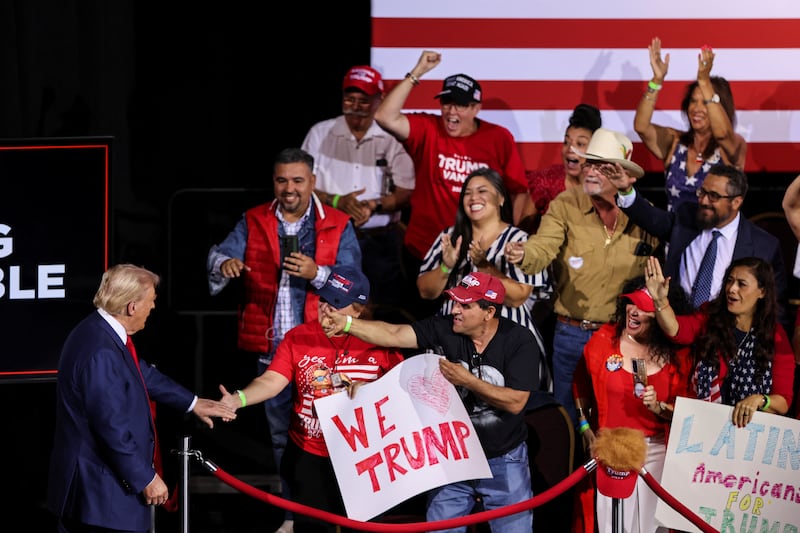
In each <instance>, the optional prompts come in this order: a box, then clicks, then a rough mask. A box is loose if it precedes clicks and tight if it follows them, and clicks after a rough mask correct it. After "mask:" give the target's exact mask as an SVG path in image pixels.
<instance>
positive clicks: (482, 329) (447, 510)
mask: <svg viewBox="0 0 800 533" xmlns="http://www.w3.org/2000/svg"><path fill="white" fill-rule="evenodd" d="M445 292H446V293H447V295H448V296H449V297H450V298H451V299H452V300H453V309H452V312H451V314H450V315H449V316H432V317H429V318H426V319H423V320H419V321H416V322H413V323H411V324H389V323H387V322H380V321H377V320H363V319H360V318H352V319H350V320H349V321H348V320H347V318H348V317H347V316H345V315H344V314H341V313H338V312H336V311H335V310H332V309H328V310H327V311H326V312H325V317H324V319H323V324H324V329H325V332H326V335H328V337H332V336H333V335H335V334H337V333H339V332H341V331H347V332H349V333H350V334H351V335H353V336H355V337H358V338H360V339H362V340H365V341H367V342H370V343H372V344H375V345H378V346H395V347H398V348H419V349H422V350H433V351H435V352H438V353H439V354H441V355H442V357H441V359H440V360H439V370H440V372H441V373H442V376H444V377H445V379H447V380H448V381H449V382H450V383H452V384H453V385H455V386H456V388H457V389H458V391H459V394H460V395H461V399H462V401H463V402H464V405H465V407H466V408H467V412H468V413H469V416H470V420H471V421H472V424H473V425H474V427H475V431H476V433H477V435H478V439H479V440H480V442H481V446H482V448H483V451H484V452H485V454H486V458H487V459H488V461H489V467H490V469H491V471H492V476H493V477H492V478H490V479H473V480H468V481H463V482H456V483H450V484H448V485H444V486H442V487H438V488H435V489H433V490H431V491H430V492H429V493H428V510H427V520H428V521H429V522H430V521H437V520H444V519H448V518H456V517H460V516H465V515H467V514H469V513H470V512H471V511H472V508H473V506H474V505H475V499H476V497H477V496H480V497H481V499H482V500H483V506H484V508H485V509H487V510H488V509H496V508H499V507H504V506H507V505H511V504H513V503H517V502H520V501H524V500H526V499H529V498H531V497H532V496H533V494H532V490H531V479H530V470H529V466H528V448H527V444H526V439H527V426H526V425H525V419H524V415H525V405H526V403H527V401H528V397H529V396H530V392H531V391H532V390H537V389H538V387H539V383H538V381H539V378H538V375H539V374H538V368H539V357H540V355H541V354H540V352H539V347H538V344H537V343H536V339H535V337H534V336H533V333H532V332H531V330H529V329H528V328H526V327H523V326H520V325H519V324H516V323H514V322H512V321H511V320H509V319H506V318H503V317H501V316H500V314H499V313H500V306H501V305H502V303H503V298H505V289H504V288H503V284H502V283H501V282H500V280H499V279H497V278H495V277H494V276H491V275H490V274H486V273H484V272H472V273H470V274H467V275H466V276H464V278H463V279H462V280H461V282H460V283H459V284H458V285H457V286H456V287H453V288H452V289H449V290H447V291H445ZM348 324H349V326H348ZM345 327H347V329H345ZM532 520H533V514H532V511H530V510H528V511H523V512H519V513H516V514H512V515H508V516H503V517H500V518H497V519H494V520H491V521H490V525H491V527H492V531H510V532H528V533H529V532H530V531H531V527H532Z"/></svg>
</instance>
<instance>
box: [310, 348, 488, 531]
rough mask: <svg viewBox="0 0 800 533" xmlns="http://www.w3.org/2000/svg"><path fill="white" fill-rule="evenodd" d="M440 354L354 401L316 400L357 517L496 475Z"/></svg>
mask: <svg viewBox="0 0 800 533" xmlns="http://www.w3.org/2000/svg"><path fill="white" fill-rule="evenodd" d="M439 357H440V356H438V355H433V354H421V355H416V356H414V357H410V358H408V359H406V360H405V361H403V362H402V363H400V364H399V365H397V366H396V367H394V368H393V369H392V370H391V371H389V372H388V373H387V374H386V375H385V376H383V377H381V378H380V379H379V380H377V381H374V382H372V383H368V384H365V385H362V386H361V388H359V389H358V393H357V394H356V397H355V398H354V399H350V398H348V397H347V395H346V394H334V395H332V396H328V397H325V398H320V399H318V400H315V402H314V406H315V408H316V410H317V415H318V417H319V420H320V427H321V428H322V433H323V435H324V436H325V442H326V444H327V446H328V451H329V452H330V455H331V460H332V462H333V468H334V471H335V472H336V478H337V481H338V483H339V488H340V490H341V493H342V497H343V499H344V505H345V509H346V511H347V516H348V517H349V518H352V519H354V520H369V519H371V518H374V517H375V516H377V515H379V514H380V513H382V512H384V511H386V510H388V509H391V508H392V507H394V506H395V505H397V504H399V503H402V502H403V501H405V500H407V499H408V498H410V497H412V496H414V495H416V494H420V493H421V492H423V491H426V490H428V489H431V488H434V487H438V486H441V485H445V484H447V483H452V482H455V481H463V480H466V479H480V478H490V477H492V474H491V471H490V470H489V463H488V462H487V461H486V455H485V454H484V453H483V449H482V448H481V444H480V442H479V441H478V437H477V435H476V434H475V428H474V427H473V426H472V422H471V421H470V419H469V416H468V415H467V411H466V409H465V408H464V404H463V403H462V402H461V399H460V398H459V396H458V392H457V391H456V389H455V387H454V386H453V385H452V384H451V383H450V382H449V381H447V380H446V379H445V378H444V377H443V376H442V374H441V373H440V372H439Z"/></svg>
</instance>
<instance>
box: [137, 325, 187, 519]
mask: <svg viewBox="0 0 800 533" xmlns="http://www.w3.org/2000/svg"><path fill="white" fill-rule="evenodd" d="M125 347H126V348H128V351H129V352H130V353H131V357H133V362H134V363H136V370H138V371H139V377H140V378H141V380H142V386H143V387H144V393H145V395H146V396H147V401H148V402H149V404H150V417H151V419H152V421H153V443H154V446H153V449H154V452H153V464H154V465H155V467H156V472H157V473H158V475H159V477H161V479H164V466H163V464H162V462H161V447H160V445H159V443H158V431H157V430H156V402H154V401H153V400H151V399H150V394H149V393H148V392H147V384H146V383H145V382H144V376H143V375H142V367H141V366H139V356H138V355H136V348H135V347H134V346H133V339H132V338H131V336H130V335H128V340H127V341H125ZM164 482H165V483H166V481H164ZM177 489H178V487H175V490H174V491H172V494H171V495H170V497H169V499H168V500H167V502H166V503H165V504H164V508H165V509H166V510H167V511H176V510H177V509H178V490H177Z"/></svg>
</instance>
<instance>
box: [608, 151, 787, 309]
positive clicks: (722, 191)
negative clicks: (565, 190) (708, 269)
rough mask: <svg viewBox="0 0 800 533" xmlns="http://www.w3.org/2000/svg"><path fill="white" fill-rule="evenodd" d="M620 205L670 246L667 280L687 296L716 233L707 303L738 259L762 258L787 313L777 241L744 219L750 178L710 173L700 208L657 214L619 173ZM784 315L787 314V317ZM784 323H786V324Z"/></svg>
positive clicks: (724, 170)
mask: <svg viewBox="0 0 800 533" xmlns="http://www.w3.org/2000/svg"><path fill="white" fill-rule="evenodd" d="M610 180H611V182H612V183H614V185H615V186H616V187H617V190H618V191H619V194H618V195H617V205H618V206H619V207H620V208H621V209H622V210H623V211H624V212H625V214H627V215H628V217H629V218H630V219H631V220H633V222H634V223H635V224H637V225H639V226H641V227H642V228H644V229H645V230H646V231H648V232H650V233H652V234H653V235H655V236H657V237H658V238H660V239H662V240H666V241H668V242H669V246H668V248H667V255H666V258H665V261H664V275H665V276H670V277H672V279H673V280H676V281H677V282H678V283H680V285H681V287H683V289H684V290H685V291H686V294H687V295H690V296H691V295H692V293H693V289H694V288H695V285H696V284H695V281H696V278H697V274H698V270H699V268H700V263H701V262H702V259H703V255H704V254H705V252H706V249H707V248H708V247H709V245H710V244H711V241H712V239H713V232H715V231H718V232H719V233H720V236H719V237H718V238H717V239H716V240H717V253H716V260H715V262H714V270H713V276H712V283H711V289H710V294H709V296H708V300H710V299H713V298H714V297H715V296H716V295H717V294H718V293H719V291H720V289H721V287H722V286H723V285H724V282H725V280H723V279H722V277H723V275H724V273H725V269H726V268H727V267H728V265H729V264H730V263H731V261H732V260H734V259H739V258H742V257H758V258H760V259H763V260H764V261H768V262H769V263H770V264H771V265H772V268H773V270H774V272H775V287H776V289H777V292H778V301H779V302H780V303H781V305H782V306H783V307H784V309H785V307H786V303H787V300H786V298H787V296H786V269H785V264H784V260H783V254H782V252H781V247H780V243H779V242H778V239H777V238H776V237H775V236H774V235H772V234H770V233H769V232H767V231H765V230H763V229H761V228H759V227H758V226H756V225H755V224H753V223H752V222H750V221H749V220H747V219H746V218H745V217H744V216H743V215H742V214H741V207H742V204H743V203H744V198H745V195H746V194H747V176H746V175H745V173H744V172H742V171H741V170H739V169H737V168H736V167H732V166H730V165H725V164H718V165H715V166H714V167H712V168H711V170H710V171H709V173H708V175H707V176H706V178H705V180H704V181H703V184H702V185H701V186H700V187H699V188H698V189H697V203H694V202H684V203H683V204H681V206H679V207H678V209H677V211H675V212H667V211H664V210H663V209H659V208H657V207H655V206H654V205H653V204H651V203H650V202H649V201H647V200H646V199H645V198H644V197H642V196H641V195H640V194H638V193H637V191H636V190H635V189H634V188H633V183H635V181H636V178H633V177H630V176H628V175H627V174H626V173H624V172H616V173H615V176H614V177H610ZM784 314H785V313H784ZM782 322H784V321H783V320H782Z"/></svg>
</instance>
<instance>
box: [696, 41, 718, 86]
mask: <svg viewBox="0 0 800 533" xmlns="http://www.w3.org/2000/svg"><path fill="white" fill-rule="evenodd" d="M713 66H714V50H713V49H712V48H711V47H710V46H708V45H703V47H702V48H701V49H700V53H699V54H697V79H698V80H699V79H709V78H710V77H711V67H713Z"/></svg>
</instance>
